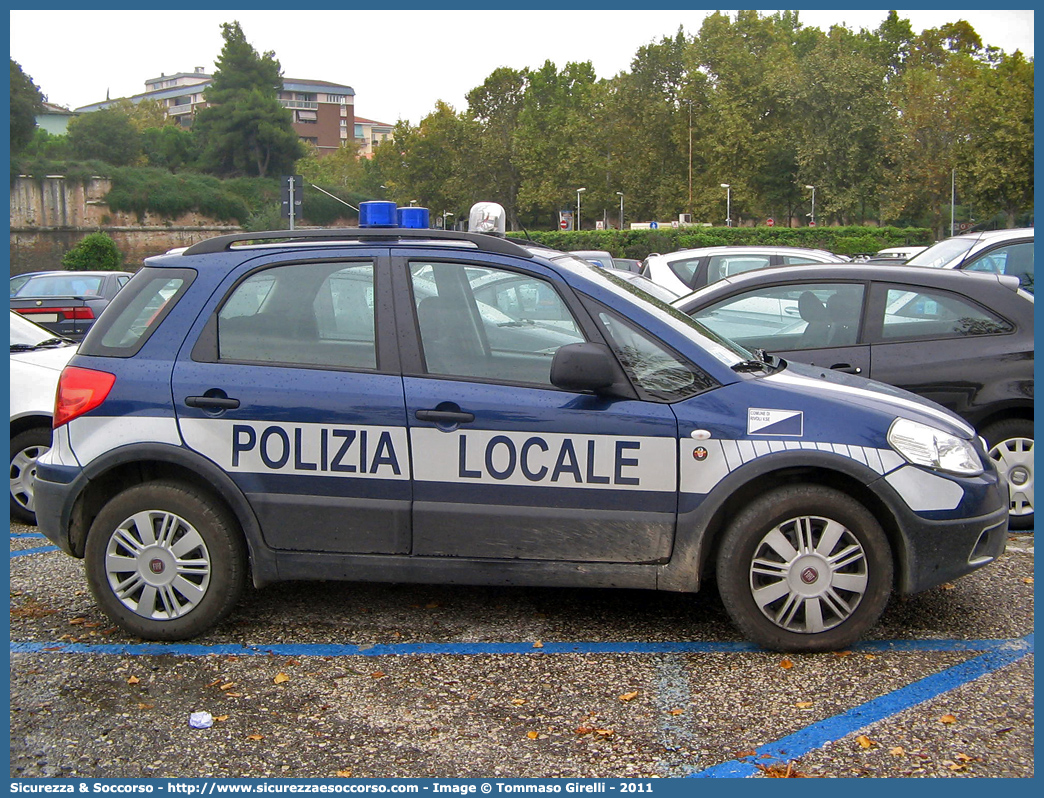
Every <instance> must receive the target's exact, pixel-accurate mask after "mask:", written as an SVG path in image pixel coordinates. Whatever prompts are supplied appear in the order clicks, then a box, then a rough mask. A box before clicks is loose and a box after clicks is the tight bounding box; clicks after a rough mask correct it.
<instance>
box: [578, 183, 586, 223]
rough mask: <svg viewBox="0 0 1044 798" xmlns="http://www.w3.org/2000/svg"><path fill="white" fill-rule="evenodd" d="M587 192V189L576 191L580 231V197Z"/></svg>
mask: <svg viewBox="0 0 1044 798" xmlns="http://www.w3.org/2000/svg"><path fill="white" fill-rule="evenodd" d="M585 191H587V189H586V188H578V189H577V190H576V229H577V230H579V229H580V195H581V194H583V193H584V192H585Z"/></svg>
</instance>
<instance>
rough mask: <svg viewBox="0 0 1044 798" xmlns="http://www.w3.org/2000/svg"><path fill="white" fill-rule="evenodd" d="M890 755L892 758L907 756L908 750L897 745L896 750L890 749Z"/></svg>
mask: <svg viewBox="0 0 1044 798" xmlns="http://www.w3.org/2000/svg"><path fill="white" fill-rule="evenodd" d="M888 753H890V754H891V755H892V756H906V749H905V748H903V747H902V746H901V745H897V746H896V747H895V748H889V749H888Z"/></svg>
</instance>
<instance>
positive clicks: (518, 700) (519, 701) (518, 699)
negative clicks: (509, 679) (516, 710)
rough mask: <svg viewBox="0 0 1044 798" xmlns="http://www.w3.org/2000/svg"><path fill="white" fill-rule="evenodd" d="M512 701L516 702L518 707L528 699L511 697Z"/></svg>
mask: <svg viewBox="0 0 1044 798" xmlns="http://www.w3.org/2000/svg"><path fill="white" fill-rule="evenodd" d="M511 703H512V704H514V705H515V706H516V707H520V706H522V705H523V704H524V703H526V699H524V698H512V699H511Z"/></svg>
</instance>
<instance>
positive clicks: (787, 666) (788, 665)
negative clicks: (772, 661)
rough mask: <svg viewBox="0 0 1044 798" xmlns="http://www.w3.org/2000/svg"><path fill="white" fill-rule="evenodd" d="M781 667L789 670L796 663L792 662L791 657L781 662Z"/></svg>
mask: <svg viewBox="0 0 1044 798" xmlns="http://www.w3.org/2000/svg"><path fill="white" fill-rule="evenodd" d="M779 667H781V668H782V669H783V670H785V671H789V670H790V669H791V668H793V667H794V663H793V662H791V661H790V660H789V659H784V660H783V661H782V662H781V663H779Z"/></svg>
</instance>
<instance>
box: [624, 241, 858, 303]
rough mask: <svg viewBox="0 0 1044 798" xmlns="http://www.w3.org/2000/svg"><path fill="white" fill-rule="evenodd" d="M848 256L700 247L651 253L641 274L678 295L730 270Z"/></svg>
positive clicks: (798, 250)
mask: <svg viewBox="0 0 1044 798" xmlns="http://www.w3.org/2000/svg"><path fill="white" fill-rule="evenodd" d="M846 262H848V258H845V257H842V256H841V255H835V254H834V253H833V252H827V251H826V250H825V249H802V248H801V247H700V248H697V249H682V250H679V251H678V252H671V253H669V254H667V255H660V254H659V253H653V254H652V255H650V256H649V257H647V258H646V259H645V262H644V263H643V264H642V272H641V273H642V275H643V276H645V277H648V278H649V279H650V280H652V281H653V282H654V283H657V284H659V285H662V286H663V287H664V288H667V289H669V290H671V291H673V292H674V293H676V294H678V295H679V296H682V295H684V294H688V293H689V292H690V291H695V290H696V289H698V288H703V286H705V285H710V284H711V283H716V282H717V281H718V280H721V279H724V278H725V277H729V276H731V275H734V274H740V273H742V272H749V271H753V270H755V269H764V268H767V267H769V266H789V265H791V264H795V263H846Z"/></svg>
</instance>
